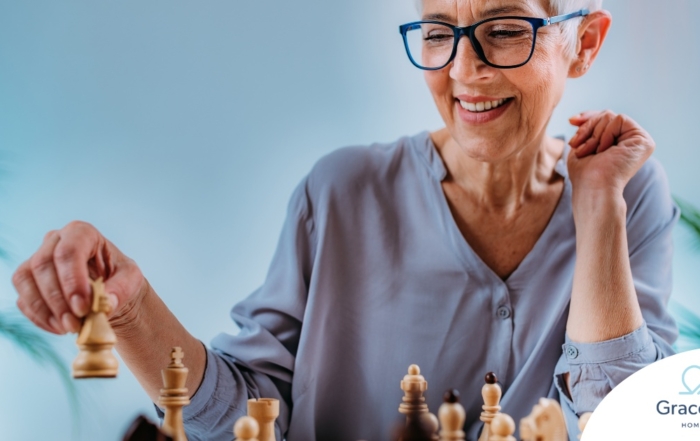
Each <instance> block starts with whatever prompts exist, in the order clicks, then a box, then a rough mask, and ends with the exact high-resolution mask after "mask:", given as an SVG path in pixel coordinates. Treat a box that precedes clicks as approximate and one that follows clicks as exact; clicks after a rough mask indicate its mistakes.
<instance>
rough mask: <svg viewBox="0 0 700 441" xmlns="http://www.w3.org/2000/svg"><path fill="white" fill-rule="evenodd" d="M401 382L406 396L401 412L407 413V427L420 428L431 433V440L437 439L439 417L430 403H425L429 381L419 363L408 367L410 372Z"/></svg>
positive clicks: (400, 407)
mask: <svg viewBox="0 0 700 441" xmlns="http://www.w3.org/2000/svg"><path fill="white" fill-rule="evenodd" d="M400 384H401V390H403V392H404V396H403V398H402V403H401V404H400V405H399V412H400V413H402V414H403V415H406V427H414V426H415V429H418V428H420V431H422V432H424V433H427V434H429V438H428V439H429V440H435V441H437V439H438V436H437V430H438V419H437V417H436V416H435V415H434V414H432V413H430V411H429V410H428V405H427V404H425V397H424V396H423V394H424V393H425V391H426V390H428V382H427V381H425V378H424V377H423V376H422V375H421V374H420V368H419V367H418V365H416V364H412V365H410V366H409V367H408V373H407V374H406V375H405V376H404V377H403V380H401V383H400ZM404 441H406V440H404Z"/></svg>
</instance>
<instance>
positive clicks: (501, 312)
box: [497, 306, 510, 320]
mask: <svg viewBox="0 0 700 441" xmlns="http://www.w3.org/2000/svg"><path fill="white" fill-rule="evenodd" d="M497 314H498V316H499V317H500V318H502V319H503V320H505V319H507V318H508V317H510V309H509V308H508V307H507V306H499V307H498V311H497Z"/></svg>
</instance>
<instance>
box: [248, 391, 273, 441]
mask: <svg viewBox="0 0 700 441" xmlns="http://www.w3.org/2000/svg"><path fill="white" fill-rule="evenodd" d="M279 415H280V402H279V400H276V399H274V398H251V399H250V400H248V416H250V417H253V418H254V419H255V420H256V421H257V422H258V425H259V426H260V433H259V434H258V440H259V441H275V440H276V438H275V420H276V419H277V417H278V416H279Z"/></svg>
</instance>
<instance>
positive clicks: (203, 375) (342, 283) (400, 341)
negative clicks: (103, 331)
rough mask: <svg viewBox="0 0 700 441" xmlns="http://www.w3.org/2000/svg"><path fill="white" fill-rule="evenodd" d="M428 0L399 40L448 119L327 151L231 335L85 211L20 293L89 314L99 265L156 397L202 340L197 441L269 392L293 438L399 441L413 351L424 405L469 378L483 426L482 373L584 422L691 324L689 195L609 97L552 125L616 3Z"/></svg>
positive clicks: (197, 363)
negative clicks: (679, 270) (205, 334)
mask: <svg viewBox="0 0 700 441" xmlns="http://www.w3.org/2000/svg"><path fill="white" fill-rule="evenodd" d="M406 1H410V0H406ZM418 7H419V14H420V15H419V17H417V18H418V20H417V21H415V22H412V23H407V24H405V25H402V26H401V27H400V34H401V35H400V36H399V35H398V33H397V34H396V50H397V51H399V50H400V51H404V50H405V52H406V55H407V61H406V66H405V68H406V69H416V68H417V69H421V70H422V72H423V73H424V77H425V83H426V87H427V88H428V89H429V91H430V93H431V94H432V96H433V98H434V103H435V106H436V107H437V110H438V111H439V113H440V115H441V116H442V120H443V122H444V127H443V128H441V129H439V130H437V131H434V132H427V131H422V132H419V133H418V134H415V135H411V136H406V137H403V138H401V139H398V140H396V141H394V142H390V143H386V144H373V145H369V146H354V147H348V148H343V149H339V150H337V151H335V152H333V153H331V154H329V155H327V156H325V157H323V158H321V159H320V160H319V161H318V162H317V164H316V165H315V166H314V167H313V168H312V169H311V170H310V172H309V173H308V175H307V176H306V177H305V178H304V179H303V180H302V181H301V182H300V183H299V184H298V186H297V187H296V190H295V191H294V192H293V195H292V197H291V200H290V202H289V205H288V212H287V218H286V221H285V223H284V227H283V231H282V233H281V236H280V238H279V243H278V247H277V251H276V254H275V256H274V258H273V260H272V263H271V265H270V267H269V272H268V274H267V277H266V279H265V280H264V281H263V283H262V285H261V287H260V288H259V289H258V290H256V291H255V292H253V293H252V294H250V296H249V297H247V298H246V299H245V300H243V301H242V302H241V303H239V304H237V305H235V306H233V309H232V310H231V318H232V319H233V321H234V322H235V323H236V324H237V325H238V326H239V327H240V328H241V332H240V333H239V334H238V335H235V336H233V335H228V334H221V335H219V336H218V337H216V338H215V339H214V340H213V341H212V342H211V343H210V345H209V346H207V347H205V346H203V345H202V343H200V341H199V340H197V338H196V336H193V335H191V334H190V333H189V332H188V331H187V330H186V329H185V328H184V327H183V326H182V324H181V323H180V322H179V321H178V319H177V318H176V317H175V316H174V315H173V314H172V313H171V312H170V311H169V310H168V308H167V306H166V305H165V304H164V303H163V301H162V300H161V299H160V297H159V296H158V294H157V293H156V292H155V290H154V289H153V288H152V287H151V286H150V285H149V284H148V282H147V279H146V277H145V276H144V274H142V272H141V270H140V269H139V267H138V266H137V263H136V262H134V261H133V260H131V259H130V258H128V257H127V256H125V255H124V254H123V253H122V252H121V251H120V250H119V248H117V246H116V245H115V244H113V243H111V242H110V241H109V240H108V239H107V238H105V237H104V236H103V235H102V234H101V233H100V232H99V231H98V230H97V229H96V228H94V227H93V226H91V225H89V224H86V223H84V222H79V221H76V222H72V223H70V224H68V225H67V226H65V227H63V228H61V229H60V230H56V231H52V232H50V233H48V234H47V235H46V237H45V240H44V242H43V244H42V245H41V246H40V248H39V249H38V250H37V251H36V253H35V254H34V255H33V256H32V257H31V258H30V259H29V260H28V261H27V262H25V263H23V264H22V265H21V266H20V267H19V268H18V269H17V272H16V274H15V275H14V279H13V281H14V284H15V286H16V289H17V291H18V293H19V298H18V301H17V304H18V306H19V308H20V309H21V310H22V311H23V312H24V314H26V316H27V317H29V319H31V320H32V321H33V322H34V323H36V325H37V326H39V327H41V328H43V329H45V330H47V331H50V332H53V333H56V334H63V333H65V332H68V331H76V330H77V329H78V325H79V320H80V319H81V318H82V317H83V316H85V314H86V313H87V312H88V310H89V305H90V285H89V275H91V274H93V275H97V276H103V277H104V278H105V287H106V291H107V293H108V294H109V295H110V299H111V301H112V304H113V312H112V314H111V316H110V322H111V324H112V327H113V329H114V332H115V334H116V336H117V341H118V343H117V344H116V349H117V351H118V352H119V354H120V355H121V357H122V358H123V360H124V362H125V364H126V366H127V367H128V368H129V369H130V370H131V371H132V372H133V373H134V374H135V376H136V377H137V378H138V380H139V381H140V383H141V384H142V385H143V387H144V389H145V390H146V391H147V392H148V394H149V395H150V397H151V398H152V399H153V400H154V402H155V401H156V400H157V399H158V394H159V389H160V388H161V378H160V370H161V368H162V366H164V365H166V364H167V363H168V355H169V350H170V348H171V347H172V346H181V347H182V349H183V350H184V352H185V353H187V354H188V368H189V371H190V373H189V376H188V378H187V384H186V388H187V390H188V391H190V395H191V396H190V399H191V404H190V405H189V406H187V407H185V409H184V411H183V412H184V413H183V419H184V424H185V428H186V431H187V434H188V436H189V437H190V439H207V440H224V439H230V436H231V427H232V425H233V422H234V421H236V420H237V419H238V418H239V417H240V416H242V415H243V414H244V413H245V409H246V402H247V400H248V399H249V398H255V397H267V398H276V399H278V400H279V402H280V409H279V412H280V414H279V418H278V419H277V421H276V423H275V430H276V432H277V439H282V437H285V438H286V439H287V440H289V441H302V440H303V441H324V440H334V441H350V440H358V439H369V440H381V439H386V438H387V436H388V434H389V433H390V430H391V426H392V424H393V423H394V422H395V421H397V419H398V418H399V414H398V412H397V405H398V403H399V402H400V400H401V390H400V389H399V382H400V379H401V378H402V377H403V376H404V375H405V373H406V366H408V365H410V364H412V363H416V364H418V365H420V366H421V369H422V370H421V375H423V376H424V377H425V378H426V379H428V380H429V381H430V390H428V391H426V397H427V401H426V403H427V404H428V406H429V408H430V409H431V410H433V411H435V410H436V409H437V408H438V405H439V402H440V397H441V395H442V391H444V390H445V389H451V388H456V389H458V390H459V391H460V392H461V397H462V398H461V403H462V404H463V406H464V408H465V409H466V422H465V425H464V430H465V431H466V433H467V437H468V438H469V439H476V438H477V437H478V434H479V432H480V430H481V428H482V425H483V423H482V421H481V420H480V418H479V415H480V412H481V406H482V405H483V401H482V398H481V393H480V391H481V388H482V386H483V375H484V373H486V372H489V371H492V372H494V373H496V374H497V376H498V379H499V383H500V385H501V388H502V391H503V395H502V398H501V401H500V406H501V408H502V409H503V411H504V412H506V413H508V414H510V415H511V416H512V417H513V418H514V420H515V421H518V420H520V418H522V417H523V416H525V415H527V414H528V413H529V412H530V410H531V409H532V406H533V404H534V403H536V402H537V400H538V399H539V398H540V397H549V398H553V399H556V400H558V401H559V402H560V403H561V407H562V409H563V412H564V414H565V415H566V418H567V419H568V420H569V436H570V437H571V439H576V438H575V437H576V435H577V433H576V426H577V425H576V424H575V423H574V422H573V420H574V419H575V418H576V415H578V414H581V413H583V412H587V411H591V410H593V409H594V408H595V407H596V405H597V404H598V403H599V402H600V401H601V400H602V399H603V397H604V396H605V395H606V393H608V392H609V391H610V390H611V388H613V387H615V386H616V385H617V384H619V383H620V382H621V381H622V380H624V379H625V378H626V377H628V376H629V375H630V374H632V373H633V372H635V371H637V370H638V369H640V368H642V367H644V366H646V365H648V364H649V363H652V362H654V361H655V360H658V359H660V358H663V357H665V356H668V355H670V354H671V353H672V349H671V343H672V342H673V341H674V339H675V337H676V333H677V331H676V327H675V324H674V322H673V320H672V319H671V317H670V316H669V314H668V313H667V310H666V303H667V300H668V298H669V295H670V292H671V261H670V258H671V246H672V243H671V229H672V227H673V225H674V223H675V222H676V220H677V218H678V215H679V212H678V210H677V208H676V207H675V206H674V204H673V202H672V199H671V197H670V195H669V189H668V185H667V181H666V177H665V175H664V171H663V170H662V168H661V166H660V165H659V163H658V162H656V161H655V160H654V159H651V158H650V155H651V154H652V152H653V150H654V148H655V144H654V140H653V139H652V138H651V137H650V135H649V134H648V133H647V132H646V131H645V130H644V129H643V128H642V127H641V126H640V125H639V124H638V123H637V122H635V121H634V119H633V117H632V116H627V115H622V114H618V113H616V112H615V111H614V110H605V111H587V110H585V109H581V110H582V112H581V113H578V114H576V115H574V116H572V117H571V119H570V122H571V124H572V125H574V126H576V127H577V128H578V131H577V132H576V134H575V135H574V136H573V138H571V139H568V140H564V139H560V138H555V137H551V136H549V135H548V134H547V124H548V122H549V120H550V118H551V116H552V112H553V111H554V109H555V108H556V106H557V104H558V103H559V101H560V99H561V97H562V94H563V93H564V90H565V87H573V88H575V87H577V82H576V81H567V80H575V79H577V78H580V77H582V76H584V75H586V74H587V73H588V72H589V71H590V70H591V69H593V68H594V62H595V61H596V58H597V56H598V54H599V51H600V50H601V49H602V47H603V42H604V41H605V39H606V35H607V33H608V29H609V28H610V26H611V16H610V14H609V13H608V12H606V11H605V10H603V9H601V8H602V4H601V0H422V1H421V2H420V3H419V4H418ZM402 40H403V46H404V47H401V43H402ZM378 68H379V67H378ZM567 84H568V86H567ZM405 93H406V94H411V93H413V91H411V90H406V91H405ZM368 105H371V103H368ZM421 129H422V128H421V127H416V131H419V130H421ZM232 277H233V275H232Z"/></svg>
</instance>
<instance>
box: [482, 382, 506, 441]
mask: <svg viewBox="0 0 700 441" xmlns="http://www.w3.org/2000/svg"><path fill="white" fill-rule="evenodd" d="M484 383H485V384H484V386H483V387H482V388H481V396H482V398H483V399H484V405H483V406H482V407H481V408H482V409H484V411H483V412H481V416H480V417H479V419H481V421H483V422H484V428H483V429H481V436H479V441H489V439H490V438H489V437H490V436H491V432H490V430H491V421H493V419H494V417H495V416H496V415H498V412H499V411H500V410H501V406H500V403H501V394H502V392H501V386H499V385H498V378H496V374H494V373H493V372H489V373H487V374H486V376H485V377H484Z"/></svg>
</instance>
